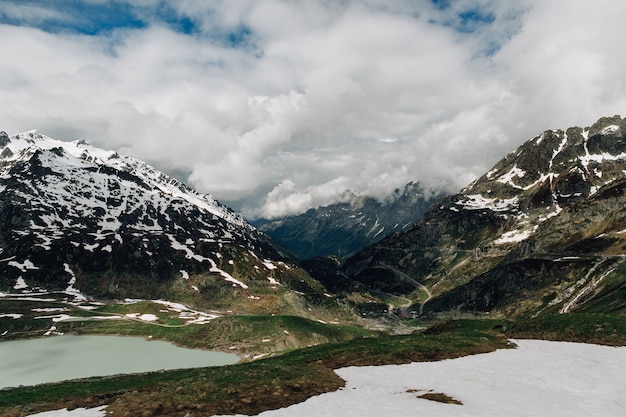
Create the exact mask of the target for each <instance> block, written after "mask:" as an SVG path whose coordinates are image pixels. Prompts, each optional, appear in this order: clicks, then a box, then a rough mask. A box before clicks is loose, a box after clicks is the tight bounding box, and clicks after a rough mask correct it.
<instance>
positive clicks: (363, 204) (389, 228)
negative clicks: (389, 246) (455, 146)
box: [253, 183, 439, 259]
mask: <svg viewBox="0 0 626 417" xmlns="http://www.w3.org/2000/svg"><path fill="white" fill-rule="evenodd" d="M348 197H349V199H348V201H346V202H340V203H335V204H331V205H328V206H325V207H319V208H317V209H311V210H309V211H307V212H306V213H303V214H300V215H297V216H289V217H285V218H280V219H274V220H266V219H260V220H257V221H254V222H253V224H254V225H255V226H256V227H258V228H259V230H261V231H263V232H264V233H265V234H267V235H268V236H269V237H270V238H272V240H273V241H274V242H276V243H278V244H279V245H280V246H281V247H283V248H285V249H286V251H288V252H289V253H291V254H292V255H293V256H294V257H296V258H300V259H308V258H314V257H322V256H330V255H333V256H337V257H340V258H347V257H349V256H351V255H354V254H355V253H357V252H358V251H359V250H361V249H363V248H364V247H366V246H368V245H370V244H372V243H374V242H377V241H379V240H380V239H382V238H383V237H385V236H387V235H389V234H390V233H393V232H398V231H400V230H404V229H406V228H407V227H409V226H411V225H412V224H414V223H416V222H417V221H418V220H419V219H420V218H421V216H422V215H423V214H424V213H425V212H426V210H428V208H429V207H430V205H431V204H432V203H433V202H434V201H435V200H436V199H437V198H438V197H439V196H436V195H430V194H429V193H427V192H425V190H424V189H423V188H421V187H420V186H419V184H416V183H409V184H407V185H406V186H405V187H404V189H403V190H401V189H396V190H395V192H394V195H393V196H392V201H388V202H380V201H378V200H377V199H375V198H373V197H369V196H357V195H355V194H352V193H349V195H348Z"/></svg>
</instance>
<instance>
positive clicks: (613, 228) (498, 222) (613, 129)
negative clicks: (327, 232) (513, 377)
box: [323, 116, 626, 316]
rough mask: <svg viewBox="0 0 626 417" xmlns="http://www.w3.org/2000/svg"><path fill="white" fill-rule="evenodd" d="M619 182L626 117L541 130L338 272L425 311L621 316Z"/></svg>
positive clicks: (625, 287) (624, 280)
mask: <svg viewBox="0 0 626 417" xmlns="http://www.w3.org/2000/svg"><path fill="white" fill-rule="evenodd" d="M625 190H626V120H624V119H622V118H621V117H620V116H614V117H607V118H602V119H600V120H598V121H597V122H596V123H594V124H593V125H592V126H591V127H588V128H580V127H572V128H569V129H566V130H548V131H545V132H544V133H542V134H540V135H538V136H536V137H534V138H532V139H530V140H529V141H527V142H526V143H525V144H523V145H522V146H520V147H519V148H518V149H517V150H515V151H514V152H512V153H511V154H509V155H507V156H506V157H505V158H504V159H502V160H501V161H500V162H498V163H497V164H496V165H495V166H494V167H493V168H492V169H491V170H489V172H487V173H486V174H484V175H483V176H482V177H480V178H479V179H477V180H476V181H474V182H473V183H472V184H470V185H468V186H467V187H466V188H464V189H463V190H462V191H461V192H460V193H459V194H457V195H453V196H449V197H446V198H444V199H442V200H441V201H439V202H437V203H436V204H435V205H433V206H432V207H431V209H430V210H429V211H428V212H427V213H426V214H425V215H424V217H423V218H422V220H421V221H420V222H419V223H418V224H416V225H414V226H413V227H411V228H410V229H408V230H406V231H403V232H401V233H398V234H394V235H391V236H388V237H387V238H385V239H383V240H381V241H380V242H378V243H376V244H374V245H372V246H370V247H368V248H366V249H364V250H363V251H361V252H359V253H358V254H356V255H355V256H353V257H351V258H350V259H348V260H347V261H346V262H345V263H344V264H343V265H342V267H341V270H340V271H339V272H337V273H336V279H337V280H341V281H342V282H343V283H344V284H345V283H346V282H350V280H351V281H352V282H353V283H354V285H355V286H357V287H359V288H365V289H369V290H374V291H379V292H384V293H391V294H396V295H403V296H407V295H410V297H411V299H413V300H414V301H417V302H416V303H415V304H414V307H413V308H415V309H416V310H417V309H418V308H419V309H422V310H423V312H441V311H469V312H493V313H501V314H504V315H507V316H516V315H521V314H525V315H536V314H541V313H545V312H561V313H564V312H571V311H590V312H616V311H622V312H623V311H626V264H624V260H625V259H626V210H625V209H624V207H626V195H625ZM325 274H326V276H324V277H323V279H324V280H326V281H328V280H329V279H330V278H329V271H328V270H326V271H325Z"/></svg>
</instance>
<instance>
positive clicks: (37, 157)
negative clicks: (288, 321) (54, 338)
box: [0, 131, 323, 317]
mask: <svg viewBox="0 0 626 417" xmlns="http://www.w3.org/2000/svg"><path fill="white" fill-rule="evenodd" d="M0 258H1V259H0V291H1V292H3V293H18V294H19V293H32V292H42V291H43V292H58V293H59V294H61V295H62V296H64V297H66V298H69V299H72V298H73V299H75V300H77V301H80V300H87V299H90V298H92V297H93V298H96V299H117V300H123V299H125V298H130V299H156V298H162V299H167V300H172V301H182V302H185V303H187V304H190V305H196V306H200V307H204V308H209V309H211V308H215V309H220V308H223V309H229V308H232V309H238V310H240V311H242V312H255V311H256V312H273V311H277V310H276V309H283V311H285V312H292V313H297V314H302V315H304V316H306V317H309V316H310V317H312V315H311V313H310V311H309V310H306V309H305V308H304V307H303V306H305V305H306V297H307V296H308V295H309V294H312V296H313V297H323V295H322V294H323V288H322V286H321V285H320V284H319V283H318V282H316V281H315V280H313V279H311V278H310V277H309V276H308V275H307V274H306V272H304V271H303V270H301V269H299V268H297V267H296V266H295V265H293V264H290V263H288V262H286V260H285V259H284V258H283V257H282V256H281V255H280V254H279V252H278V251H277V250H276V249H275V248H274V247H273V246H272V244H271V243H270V242H269V240H268V239H267V237H266V236H265V235H263V234H262V233H260V232H259V231H258V230H256V229H255V228H254V227H253V226H251V225H250V224H249V223H248V222H246V221H245V220H244V219H243V218H242V217H241V216H239V215H238V214H237V213H235V212H234V211H232V210H231V209H229V208H227V207H226V206H223V205H222V204H221V203H219V202H218V201H217V200H215V199H214V198H213V197H212V196H210V195H208V194H200V193H197V192H196V191H194V190H192V189H191V188H189V187H187V186H186V185H185V184H183V183H182V182H180V181H178V180H176V179H174V178H171V177H169V176H167V175H165V174H163V173H161V172H159V171H157V170H156V169H154V168H153V167H151V166H149V165H148V164H145V163H144V162H142V161H139V160H137V159H135V158H133V157H130V156H122V155H119V154H118V153H116V152H114V151H105V150H102V149H98V148H95V147H92V146H90V145H88V144H87V143H86V142H84V141H75V142H63V141H58V140H55V139H51V138H49V137H47V136H44V135H42V134H40V133H38V132H36V131H30V132H26V133H22V134H17V135H13V136H9V135H7V134H6V133H4V134H0ZM63 294H64V295H63ZM260 295H263V297H261V296H260Z"/></svg>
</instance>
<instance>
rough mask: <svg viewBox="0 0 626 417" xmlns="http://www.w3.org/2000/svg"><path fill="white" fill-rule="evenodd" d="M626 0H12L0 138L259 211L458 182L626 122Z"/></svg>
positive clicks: (3, 20)
mask: <svg viewBox="0 0 626 417" xmlns="http://www.w3.org/2000/svg"><path fill="white" fill-rule="evenodd" d="M624 16H626V2H624V1H620V0H568V1H563V0H516V1H505V0H502V1H497V0H457V1H455V0H361V1H356V0H354V1H352V0H335V1H332V0H82V1H81V0H0V39H1V42H0V54H1V56H2V59H1V60H0V97H1V98H2V106H1V107H0V130H5V131H6V132H7V133H9V134H14V133H18V132H22V131H28V130H32V129H37V130H39V131H40V132H41V133H43V134H46V135H48V136H51V137H53V138H56V139H61V140H76V139H87V140H88V141H90V142H91V143H92V144H94V145H97V146H101V147H104V148H107V149H115V150H118V151H120V152H121V153H125V154H131V155H133V156H135V157H137V158H140V159H143V160H145V161H147V162H149V163H151V164H153V165H154V166H156V167H157V168H159V169H161V170H163V171H165V172H167V173H170V174H172V175H174V176H176V177H178V178H180V179H182V180H183V181H185V182H186V183H188V184H189V185H191V186H193V187H195V188H196V189H198V190H199V191H202V192H208V193H211V194H213V195H214V196H216V197H217V198H218V199H219V200H221V201H222V202H224V203H226V204H228V205H230V206H232V207H233V208H235V209H237V210H240V211H242V212H243V214H244V215H246V216H248V217H250V218H252V217H257V216H264V217H272V216H279V215H285V214H292V213H298V212H301V211H304V210H306V209H308V208H310V207H315V206H319V205H324V204H328V203H330V202H333V201H335V200H336V199H337V198H339V196H340V195H341V194H342V193H343V192H344V191H345V190H351V191H353V192H357V193H366V194H370V195H375V196H378V197H379V198H384V197H385V196H386V195H387V194H388V193H389V192H391V191H392V190H393V189H394V188H395V187H399V186H402V185H403V184H405V183H407V182H409V181H419V182H421V183H422V184H423V185H424V186H426V187H429V188H431V189H442V188H443V189H446V190H448V191H450V192H454V191H457V190H458V189H460V188H461V187H463V186H464V185H466V184H467V183H469V182H470V181H472V180H473V179H474V178H476V177H477V176H479V175H481V174H482V173H484V172H485V171H487V170H488V169H489V168H490V167H491V166H492V165H493V164H494V163H495V162H497V161H498V160H499V159H500V158H502V157H503V156H504V155H506V154H507V153H508V152H510V151H512V150H514V149H515V148H516V147H517V146H519V145H520V144H522V143H523V142H524V141H526V140H527V139H529V138H530V137H532V136H534V135H535V134H538V133H540V132H542V131H544V130H546V129H551V128H567V127H569V126H573V125H578V126H587V125H589V124H591V123H593V122H594V121H595V120H596V119H598V118H599V117H601V116H612V115H614V114H622V115H626V84H625V83H626V48H624V46H623V41H624V39H626V25H624Z"/></svg>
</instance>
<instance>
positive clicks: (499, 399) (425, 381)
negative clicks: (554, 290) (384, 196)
mask: <svg viewBox="0 0 626 417" xmlns="http://www.w3.org/2000/svg"><path fill="white" fill-rule="evenodd" d="M515 343H516V344H517V345H518V346H519V347H518V348H517V349H509V350H499V351H496V352H492V353H486V354H483V355H475V356H468V357H464V358H459V359H451V360H445V361H441V362H427V363H412V364H408V365H389V366H366V367H350V368H343V369H339V370H337V373H338V374H339V375H340V376H341V377H342V378H344V379H345V380H346V381H347V383H346V387H345V388H343V389H341V390H339V391H337V392H332V393H328V394H323V395H320V396H317V397H313V398H310V399H309V400H307V401H305V402H303V403H301V404H296V405H293V406H291V407H288V408H283V409H280V410H274V411H267V412H264V413H261V414H260V416H263V417H293V416H298V417H319V416H339V415H340V416H358V417H370V416H371V417H380V416H382V415H391V416H394V417H402V416H407V417H408V416H411V417H413V416H418V415H424V416H429V417H502V416H507V417H516V416H524V417H528V416H550V417H561V416H564V417H565V416H566V417H576V416H581V417H582V416H585V417H587V416H603V417H610V416H620V417H622V416H624V415H626V396H625V395H624V389H625V388H626V372H624V369H626V347H620V348H613V347H606V346H597V345H587V344H581V343H564V342H547V341H541V340H516V341H515ZM429 391H432V392H434V393H443V394H446V395H447V396H449V397H452V398H454V399H456V400H458V401H460V402H462V405H457V404H444V403H439V402H435V401H431V400H427V399H423V398H418V396H419V395H422V394H424V393H427V392H429ZM94 411H96V409H92V410H84V409H82V410H74V411H73V412H68V411H65V410H58V411H55V412H54V413H55V414H52V413H53V412H50V413H51V414H45V413H42V414H35V415H34V416H31V417H35V416H36V417H101V416H104V415H105V410H103V409H100V410H99V411H96V413H94Z"/></svg>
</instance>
